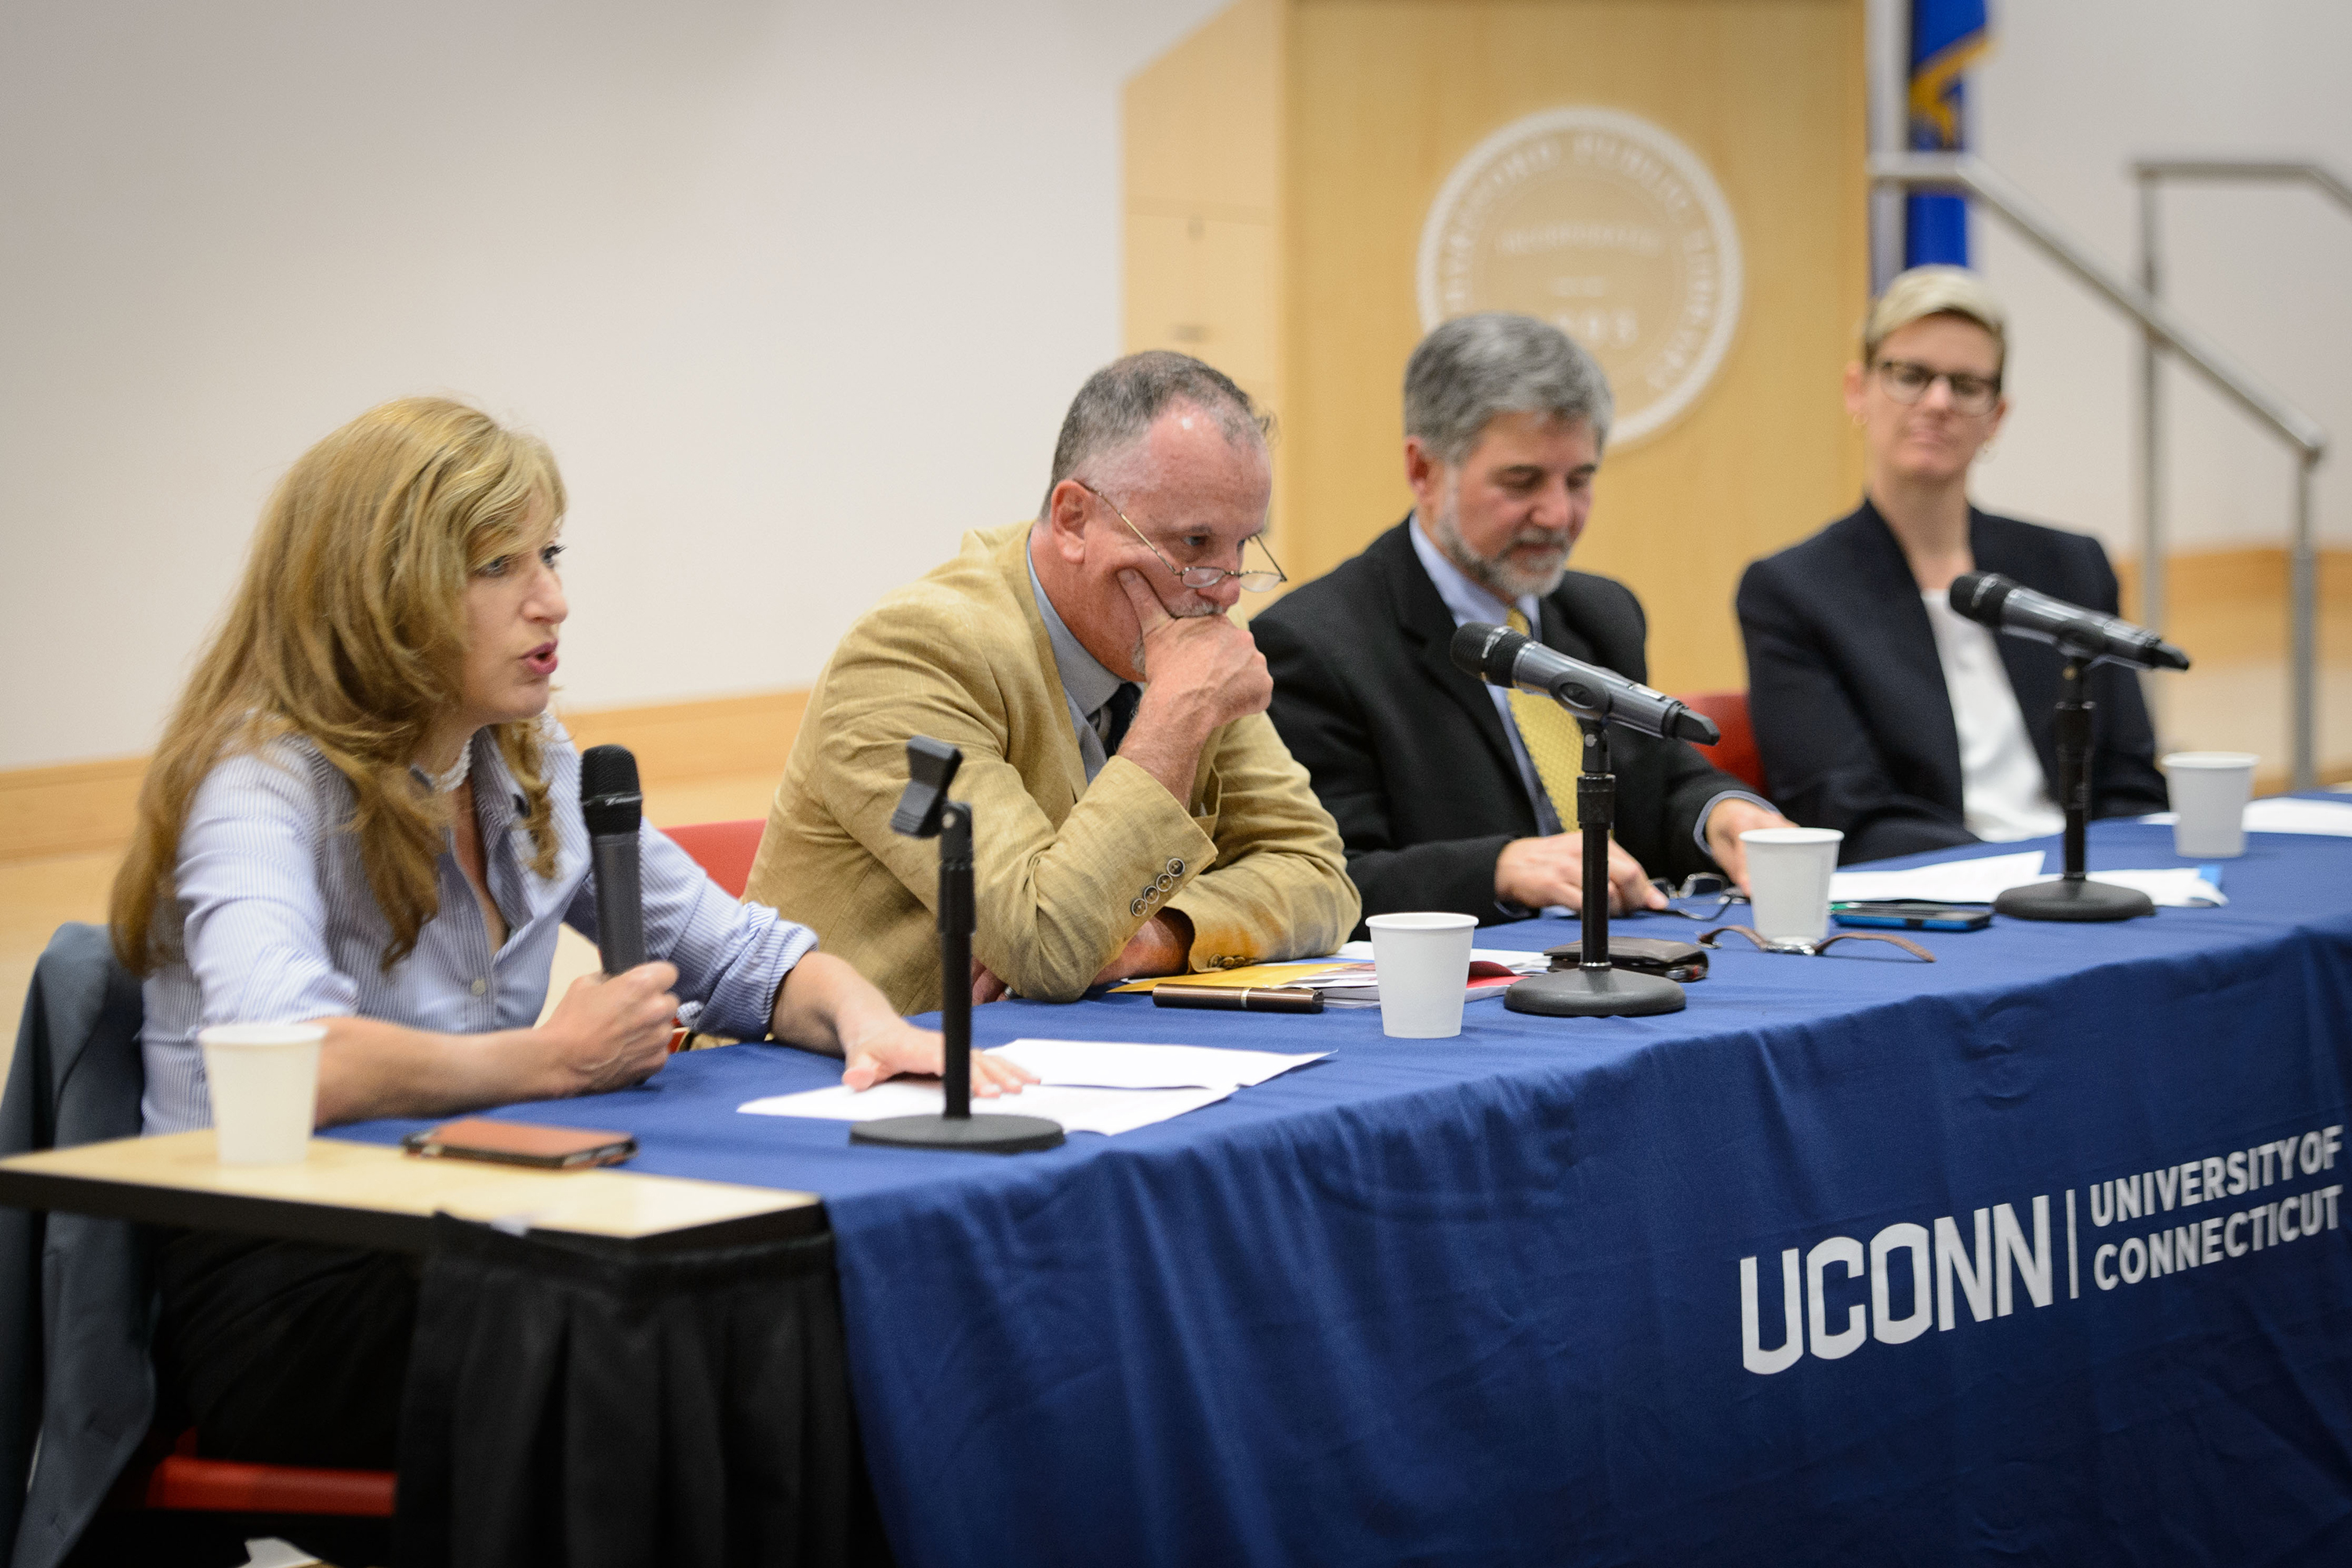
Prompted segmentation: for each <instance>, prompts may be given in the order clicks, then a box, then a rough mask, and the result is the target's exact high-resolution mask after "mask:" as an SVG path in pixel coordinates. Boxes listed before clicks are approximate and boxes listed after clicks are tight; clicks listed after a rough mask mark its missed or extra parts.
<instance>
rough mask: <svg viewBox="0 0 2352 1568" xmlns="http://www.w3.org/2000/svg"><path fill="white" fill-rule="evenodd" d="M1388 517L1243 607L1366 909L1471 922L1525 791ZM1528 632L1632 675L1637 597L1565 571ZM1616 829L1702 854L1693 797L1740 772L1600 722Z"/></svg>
mask: <svg viewBox="0 0 2352 1568" xmlns="http://www.w3.org/2000/svg"><path fill="white" fill-rule="evenodd" d="M1410 526H1411V523H1410V520H1408V521H1407V523H1406V524H1405V525H1403V526H1400V527H1397V528H1392V529H1391V530H1390V531H1388V532H1386V533H1384V534H1382V535H1381V536H1380V538H1378V539H1376V540H1374V541H1373V542H1371V545H1370V548H1368V549H1367V550H1366V551H1365V552H1363V553H1362V554H1361V555H1359V556H1357V557H1356V558H1355V559H1354V560H1352V561H1348V562H1345V563H1341V564H1340V565H1339V566H1338V567H1337V568H1335V569H1333V570H1332V571H1331V572H1330V573H1329V574H1328V575H1326V576H1323V577H1320V578H1318V579H1317V580H1316V581H1314V582H1312V583H1308V584H1305V585H1304V586H1302V587H1300V588H1298V589H1297V590H1295V591H1293V592H1292V593H1291V594H1289V595H1286V597H1284V598H1283V599H1282V600H1280V601H1279V602H1278V603H1276V604H1275V605H1272V606H1271V607H1269V608H1268V609H1266V610H1265V611H1262V612H1261V613H1260V614H1259V615H1258V616H1256V617H1255V619H1254V620H1252V621H1251V623H1250V630H1251V632H1252V633H1253V634H1254V635H1255V637H1256V638H1257V646H1258V647H1259V649H1260V650H1261V651H1263V652H1264V653H1265V661H1266V664H1267V666H1268V667H1269V668H1271V669H1272V670H1273V672H1274V706H1273V708H1272V709H1271V710H1270V711H1271V714H1272V716H1273V719H1274V725H1275V728H1276V730H1277V731H1280V732H1281V735H1282V739H1283V742H1284V744H1286V745H1287V746H1288V747H1289V748H1290V754H1291V755H1292V756H1294V757H1297V759H1298V760H1299V762H1300V763H1304V764H1305V765H1306V768H1307V773H1309V774H1310V775H1311V776H1312V778H1313V780H1314V784H1315V793H1316V794H1317V795H1319V796H1321V797H1322V800H1323V806H1324V809H1325V810H1327V811H1328V812H1329V813H1330V814H1331V815H1332V816H1334V817H1335V818H1337V819H1338V821H1339V837H1341V838H1342V839H1344V840H1346V842H1347V847H1348V870H1349V875H1351V876H1352V877H1354V878H1355V879H1356V886H1357V888H1358V889H1360V890H1361V891H1362V893H1363V895H1364V913H1365V914H1367V915H1377V914H1384V913H1387V912H1389V911H1391V910H1457V911H1460V912H1462V913H1465V914H1471V915H1475V916H1476V917H1477V918H1478V920H1479V921H1480V922H1481V923H1493V922H1496V921H1505V920H1508V919H1511V918H1512V917H1511V916H1510V915H1508V914H1507V913H1505V912H1504V911H1503V910H1501V909H1499V908H1497V907H1496V902H1495V858H1496V856H1497V855H1499V854H1501V853H1502V849H1503V846H1504V845H1506V844H1507V843H1509V842H1510V841H1511V840H1512V839H1514V838H1528V837H1533V836H1534V834H1535V832H1536V815H1535V807H1534V805H1532V804H1530V803H1529V801H1528V792H1527V788H1526V786H1525V785H1524V784H1522V783H1521V782H1520V778H1519V771H1518V765H1517V763H1516V762H1514V761H1513V760H1512V756H1511V742H1510V738H1509V736H1508V735H1507V733H1506V732H1505V731H1504V729H1503V721H1502V717H1501V715H1499V714H1497V713H1496V711H1495V703H1494V699H1493V698H1492V697H1490V696H1489V695H1488V694H1487V689H1486V686H1485V685H1484V684H1483V683H1482V682H1480V681H1478V680H1476V679H1473V678H1471V677H1470V676H1467V675H1465V674H1463V673H1462V672H1461V671H1460V670H1458V669H1456V668H1454V661H1453V659H1452V658H1450V657H1449V656H1448V653H1447V648H1448V647H1449V645H1450V644H1451V643H1452V642H1453V640H1454V616H1453V614H1452V612H1450V611H1448V610H1447V609H1446V607H1445V601H1444V600H1443V599H1441V598H1439V597H1438V595H1437V585H1436V584H1433V583H1432V582H1431V581H1430V580H1429V574H1428V573H1427V572H1424V571H1423V570H1422V565H1421V562H1420V560H1419V559H1418V558H1417V557H1416V556H1415V555H1414V554H1413V549H1412V540H1411V538H1410V537H1409V536H1408V535H1407V533H1406V528H1408V527H1410ZM1541 609H1542V611H1543V625H1542V626H1541V628H1540V632H1541V637H1540V640H1541V641H1543V642H1544V643H1545V644H1547V645H1548V646H1549V647H1556V648H1558V649H1559V651H1560V652H1562V653H1565V654H1568V655H1570V656H1571V657H1573V658H1580V659H1585V660H1588V661H1589V662H1591V663H1594V664H1601V665H1606V666H1607V667H1608V668H1611V669H1613V670H1616V671H1617V672H1618V673H1619V674H1621V675H1626V676H1630V677H1632V678H1633V679H1635V680H1641V679H1644V677H1645V675H1646V672H1647V669H1648V664H1647V661H1646V660H1645V659H1644V658H1643V652H1642V647H1643V637H1644V635H1645V630H1646V628H1645V626H1644V623H1643V618H1642V606H1641V604H1640V602H1639V601H1637V600H1636V599H1635V598H1634V597H1633V594H1632V593H1631V592H1630V591H1629V590H1627V589H1626V588H1625V587H1624V585H1623V584H1618V583H1612V582H1611V581H1610V580H1609V579H1608V578H1606V577H1595V576H1591V575H1589V574H1585V573H1582V572H1570V574H1568V575H1567V576H1566V577H1565V578H1564V579H1562V581H1561V583H1560V585H1559V587H1558V588H1556V589H1554V590H1553V591H1552V593H1551V595H1549V597H1548V598H1546V599H1545V600H1544V601H1543V602H1542V605H1541ZM1609 749H1610V753H1611V762H1612V766H1613V768H1614V769H1615V772H1616V774H1617V840H1618V842H1619V843H1621V844H1622V845H1623V846H1624V847H1625V848H1626V849H1627V851H1628V852H1630V853H1631V854H1632V855H1633V858H1635V859H1638V860H1639V861H1641V862H1642V864H1643V866H1644V867H1645V868H1648V869H1649V870H1650V871H1652V872H1654V873H1657V874H1660V875H1664V876H1670V877H1675V878H1677V879H1679V878H1681V877H1683V876H1685V875H1686V874H1688V873H1689V872H1692V871H1697V870H1710V869H1713V868H1714V862H1713V861H1712V860H1710V859H1709V858H1707V856H1706V853H1705V852H1704V851H1703V850H1701V849H1700V848H1699V847H1698V845H1697V843H1696V841H1695V840H1694V838H1693V837H1692V828H1693V826H1694V825H1696V822H1697V821H1698V816H1699V813H1700V811H1701V810H1703V809H1704V808H1705V807H1706V803H1707V802H1708V801H1710V800H1712V799H1714V798H1715V796H1716V795H1719V794H1721V793H1722V792H1723V791H1726V790H1741V791H1745V790H1747V787H1748V786H1747V785H1745V784H1741V783H1740V782H1739V781H1738V779H1736V778H1734V777H1732V776H1731V775H1730V774H1728V773H1720V772H1718V771H1717V770H1716V769H1715V768H1713V767H1711V766H1709V765H1708V764H1707V763H1706V761H1705V760H1704V759H1703V758H1701V757H1700V756H1699V754H1698V753H1697V752H1695V751H1693V750H1692V749H1691V748H1690V747H1689V746H1688V745H1687V744H1685V742H1681V741H1659V740H1654V739H1652V738H1650V737H1649V736H1646V735H1634V734H1629V733H1627V732H1626V731H1622V730H1612V731H1610V736H1609Z"/></svg>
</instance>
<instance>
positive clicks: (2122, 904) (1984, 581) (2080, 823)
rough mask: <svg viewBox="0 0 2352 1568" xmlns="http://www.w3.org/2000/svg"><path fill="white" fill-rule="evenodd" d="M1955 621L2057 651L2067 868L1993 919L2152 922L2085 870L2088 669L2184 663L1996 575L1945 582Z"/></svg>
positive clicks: (2140, 902)
mask: <svg viewBox="0 0 2352 1568" xmlns="http://www.w3.org/2000/svg"><path fill="white" fill-rule="evenodd" d="M1948 602H1949V603H1950V605H1951V606H1952V613H1953V614H1954V615H1957V616H1967V617H1968V618H1969V620H1972V621H1979V622H1981V623H1983V624H1984V625H1986V626H1990V627H1991V628H1992V629H1993V630H1995V631H1998V632H2007V633H2008V634H2009V635H2010V636H2011V637H2031V638H2032V639H2033V640H2034V641H2035V642H2046V643H2049V644H2050V645H2052V646H2053V647H2055V648H2057V650H2058V653H2059V657H2061V658H2063V659H2064V660H2065V661H2066V663H2065V668H2063V669H2062V670H2060V671H2059V681H2060V685H2059V689H2058V714H2057V720H2056V724H2055V729H2054V733H2053V737H2052V738H2053V741H2054V742H2056V745H2055V750H2056V751H2057V753H2058V778H2057V781H2056V782H2057V789H2056V791H2055V794H2056V795H2057V797H2058V805H2059V807H2060V809H2061V810H2063V812H2064V813H2065V816H2066V826H2065V837H2064V838H2063V840H2062V841H2061V843H2062V845H2063V854H2064V856H2065V864H2066V868H2065V871H2064V873H2063V875H2061V876H2060V877H2059V879H2057V880H2056V881H2054V882H2029V883H2027V884H2026V885H2025V886H2024V887H2021V888H2011V889H2009V891H2007V892H2005V893H2003V894H2001V895H2000V897H1999V898H1997V899H1995V900H1993V903H1992V907H1993V912H1994V913H1995V914H2002V915H2008V916H2010V917H2011V918H2012V919H2016V920H2021V921H2126V920H2131V919H2133V918H2134V917H2136V916H2139V915H2152V914H2154V913H2156V904H2155V902H2154V900H2150V899H2149V898H2148V896H2147V894H2146V893H2143V892H2140V891H2139V890H2138V889H2135V888H2124V887H2118V886H2116V885H2115V884H2114V883H2112V882H2095V881H2093V880H2091V879H2090V876H2089V874H2088V873H2087V872H2086V871H2085V870H2084V858H2085V857H2086V855H2087V854H2088V849H2087V847H2086V846H2087V839H2088V834H2089V827H2090V821H2091V714H2092V710H2094V709H2095V708H2096V707H2097V704H2096V703H2095V702H2093V701H2092V700H2091V699H2090V697H2089V696H2088V695H2087V693H2088V687H2087V686H2086V685H2085V683H2084V679H2083V676H2084V670H2086V669H2088V668H2090V667H2091V666H2092V665H2095V664H2103V663H2104V664H2123V665H2129V666H2131V667H2132V668H2135V669H2187V668H2189V656H2188V655H2187V654H2185V653H2183V652H2181V651H2180V650H2179V648H2177V647H2173V646H2172V645H2171V644H2170V643H2168V642H2166V641H2165V640H2164V639H2163V638H2162V637H2158V636H2157V635H2156V634H2155V633H2154V632H2152V631H2149V630H2148V629H2147V627H2146V626H2134V625H2132V624H2131V623H2130V622H2129V621H2121V620H2117V619H2116V617H2115V616H2107V615H2102V614H2100V613H2099V612H2098V611H2096V610H2086V609H2084V608H2083V607H2082V606H2081V605H2070V604H2068V603H2066V601H2065V600H2063V599H2053V598H2052V597H2051V596H2050V595H2047V594H2037V593H2035V592H2034V591H2033V590H2032V589H2031V588H2028V587H2026V586H2024V585H2023V584H2021V583H2019V582H2017V581H2016V580H2015V579H2014V578H2010V577H2004V576H2002V575H2001V574H2000V573H1998V572H1966V573H1963V574H1960V575H1959V576H1958V577H1955V578H1953V579H1952V589H1951V595H1950V599H1949V601H1948Z"/></svg>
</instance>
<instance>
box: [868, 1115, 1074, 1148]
mask: <svg viewBox="0 0 2352 1568" xmlns="http://www.w3.org/2000/svg"><path fill="white" fill-rule="evenodd" d="M849 1141H850V1142H852V1143H882V1144H887V1145H889V1146H890V1147H892V1148H896V1149H961V1151H963V1152H965V1153H967V1154H1028V1153H1034V1152H1036V1151H1037V1150H1039V1149H1053V1148H1058V1147H1059V1146H1060V1145H1061V1142H1062V1124H1061V1123H1060V1122H1058V1121H1046V1120H1045V1118H1044V1117H1042V1116H967V1117H963V1118H961V1119H960V1120H959V1119H958V1118H955V1117H950V1116H886V1117H884V1118H883V1119H882V1120H881V1121H856V1122H852V1123H851V1124H850V1128H849Z"/></svg>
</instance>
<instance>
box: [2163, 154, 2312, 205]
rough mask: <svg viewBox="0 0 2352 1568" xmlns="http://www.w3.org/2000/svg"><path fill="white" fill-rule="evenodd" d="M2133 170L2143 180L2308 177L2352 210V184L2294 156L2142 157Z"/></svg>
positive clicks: (2247, 180) (2278, 179)
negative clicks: (2293, 157) (2299, 160)
mask: <svg viewBox="0 0 2352 1568" xmlns="http://www.w3.org/2000/svg"><path fill="white" fill-rule="evenodd" d="M2132 173H2133V174H2136V175H2137V176H2138V177H2139V178H2141V179H2143V180H2236V181H2240V182H2251V181H2263V180H2275V181H2287V180H2307V181H2309V182H2310V183H2311V184H2315V185H2317V186H2318V187H2319V188H2320V190H2321V191H2323V192H2325V193H2326V195H2331V196H2333V197H2335V198H2336V204H2337V205H2340V206H2342V207H2344V208H2346V209H2347V210H2352V184H2346V183H2345V180H2344V177H2343V176H2342V175H2341V174H2337V173H2336V171H2335V170H2333V169H2330V168H2328V167H2327V166H2326V165H2325V164H2322V163H2301V162H2298V161H2297V160H2295V159H2292V158H2142V159H2140V160H2138V161H2137V163H2133V164H2132Z"/></svg>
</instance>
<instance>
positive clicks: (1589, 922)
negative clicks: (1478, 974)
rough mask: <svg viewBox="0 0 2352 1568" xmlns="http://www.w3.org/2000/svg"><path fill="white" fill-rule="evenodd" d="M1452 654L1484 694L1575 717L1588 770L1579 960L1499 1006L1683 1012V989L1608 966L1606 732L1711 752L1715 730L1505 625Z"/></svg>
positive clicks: (1610, 805)
mask: <svg viewBox="0 0 2352 1568" xmlns="http://www.w3.org/2000/svg"><path fill="white" fill-rule="evenodd" d="M1448 651H1449V652H1450V653H1451V654H1452V656H1453V658H1454V668H1456V669H1459V670H1461V671H1462V672H1463V673H1464V674H1465V675H1475V676H1476V677H1477V678H1478V679H1481V680H1483V681H1485V682H1486V683H1487V684H1488V685H1489V686H1501V687H1517V688H1518V689H1521V690H1525V691H1532V692H1534V693H1536V694H1537V695H1538V696H1541V697H1549V698H1550V699H1551V700H1553V701H1555V702H1557V703H1559V705H1560V706H1561V707H1563V708H1565V709H1567V710H1569V711H1570V713H1573V714H1575V715H1576V721H1577V728H1578V729H1580V730H1581V731H1583V733H1584V766H1583V771H1582V772H1580V773H1578V774H1577V777H1576V822H1577V828H1578V830H1579V831H1580V833H1581V834H1582V835H1583V837H1584V908H1583V912H1582V916H1581V919H1582V922H1583V926H1584V936H1583V957H1582V958H1581V960H1580V961H1579V963H1578V964H1577V966H1576V967H1575V968H1574V969H1567V970H1559V971H1556V972H1554V973H1549V974H1530V975H1528V977H1527V978H1526V979H1525V980H1521V981H1519V982H1517V983H1516V984H1513V985H1512V987H1511V988H1510V989H1509V990H1508V991H1506V992H1504V993H1503V1005H1504V1006H1505V1007H1507V1008H1508V1009H1509V1010H1510V1011H1512V1012H1514V1013H1535V1014H1540V1015H1544V1016H1549V1017H1555V1018H1639V1017H1648V1016H1653V1015H1654V1014H1658V1013H1679V1012H1681V1011H1682V1010H1683V1008H1684V1006H1685V998H1684V996H1683V988H1682V987H1681V986H1679V985H1677V984H1675V983H1674V982H1673V981H1671V980H1668V979H1666V978H1665V977H1664V975H1659V974H1638V973H1634V972H1633V971H1631V970H1625V969H1618V968H1615V967H1614V966H1612V964H1611V963H1610V962H1609V830H1610V828H1612V826H1615V824H1616V819H1617V775H1616V774H1615V773H1613V772H1612V771H1611V769H1610V765H1609V726H1610V725H1612V724H1615V725H1619V726H1621V727H1622V728H1624V729H1627V730H1634V731H1640V732H1641V733H1643V734H1644V735H1658V736H1664V737H1669V738H1672V739H1675V740H1685V741H1696V742H1701V743H1702V744H1706V745H1713V744H1714V743H1715V742H1716V741H1717V738H1718V731H1717V730H1716V727H1715V725H1714V724H1713V723H1712V722H1710V721H1708V720H1706V718H1704V717H1702V716H1701V715H1699V714H1696V713H1694V712H1692V711H1691V710H1689V709H1687V708H1685V707H1684V706H1683V705H1682V704H1681V703H1679V702H1677V701H1675V700H1674V699H1673V698H1671V697H1669V696H1667V695H1666V694H1665V693H1664V692H1663V691H1653V690H1651V689H1649V688H1648V687H1646V686H1643V685H1642V684H1641V683H1640V682H1639V681H1633V680H1628V679H1625V678H1624V677H1623V676H1622V675H1620V674H1618V673H1617V672H1616V671H1615V670H1613V669H1603V668H1601V667H1600V666H1598V665H1592V664H1586V663H1585V662H1583V661H1582V660H1581V659H1574V658H1569V657H1568V655H1566V654H1564V653H1560V652H1558V651H1556V650H1554V649H1552V648H1548V647H1544V646H1543V644H1541V643H1539V642H1536V641H1533V640H1532V639H1530V638H1529V637H1528V636H1527V635H1526V634H1525V633H1523V632H1515V631H1512V630H1510V629H1509V628H1507V627H1505V626H1488V625H1486V623H1484V622H1482V621H1471V622H1468V623H1466V624H1465V625H1464V626H1462V627H1461V629H1459V630H1458V631H1456V632H1455V633H1454V642H1453V645H1452V647H1450V648H1449V650H1448ZM1555 804H1558V803H1555ZM1562 815H1565V813H1563V814H1562Z"/></svg>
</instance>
